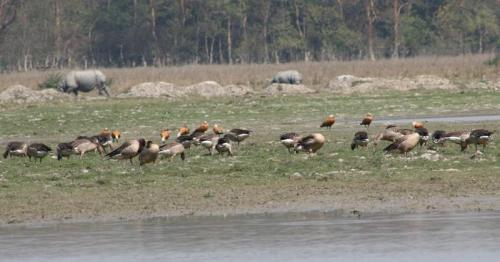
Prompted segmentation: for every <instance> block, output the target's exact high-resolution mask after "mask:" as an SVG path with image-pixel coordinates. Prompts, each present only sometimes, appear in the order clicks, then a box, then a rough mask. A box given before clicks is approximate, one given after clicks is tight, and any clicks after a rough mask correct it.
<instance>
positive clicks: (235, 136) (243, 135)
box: [226, 128, 252, 146]
mask: <svg viewBox="0 0 500 262" xmlns="http://www.w3.org/2000/svg"><path fill="white" fill-rule="evenodd" d="M251 132H252V130H248V129H243V128H233V129H231V130H230V131H229V133H227V134H226V136H227V138H228V139H229V140H231V141H234V142H237V143H238V146H239V145H240V142H241V141H243V140H245V139H247V138H248V137H249V136H250V133H251Z"/></svg>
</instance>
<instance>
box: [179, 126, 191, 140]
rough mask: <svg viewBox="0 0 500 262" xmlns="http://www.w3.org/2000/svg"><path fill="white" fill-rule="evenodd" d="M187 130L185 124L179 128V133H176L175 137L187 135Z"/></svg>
mask: <svg viewBox="0 0 500 262" xmlns="http://www.w3.org/2000/svg"><path fill="white" fill-rule="evenodd" d="M189 131H190V130H189V128H188V127H187V125H186V124H184V125H183V126H181V127H179V132H178V133H177V137H180V136H183V135H189Z"/></svg>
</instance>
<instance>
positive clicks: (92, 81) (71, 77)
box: [58, 70, 109, 96]
mask: <svg viewBox="0 0 500 262" xmlns="http://www.w3.org/2000/svg"><path fill="white" fill-rule="evenodd" d="M96 87H97V90H98V91H99V95H106V96H109V91H108V87H107V86H106V76H105V75H104V74H103V73H102V72H101V71H99V70H81V71H71V72H69V73H68V74H66V76H64V78H63V80H62V82H61V83H60V84H59V86H58V90H59V91H61V92H66V93H74V94H75V95H78V92H90V91H92V90H94V88H96Z"/></svg>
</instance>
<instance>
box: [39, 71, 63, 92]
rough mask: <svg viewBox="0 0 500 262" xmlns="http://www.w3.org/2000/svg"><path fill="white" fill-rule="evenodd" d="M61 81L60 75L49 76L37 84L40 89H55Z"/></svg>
mask: <svg viewBox="0 0 500 262" xmlns="http://www.w3.org/2000/svg"><path fill="white" fill-rule="evenodd" d="M62 80H63V76H62V75H61V74H60V73H54V74H50V75H49V76H48V77H47V79H45V81H43V82H42V83H39V84H38V87H39V88H40V89H47V88H54V89H56V88H57V87H58V85H59V83H61V81H62Z"/></svg>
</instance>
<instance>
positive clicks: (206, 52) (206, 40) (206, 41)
mask: <svg viewBox="0 0 500 262" xmlns="http://www.w3.org/2000/svg"><path fill="white" fill-rule="evenodd" d="M205 57H206V59H207V62H210V50H209V49H208V35H207V34H205Z"/></svg>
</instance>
